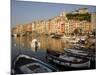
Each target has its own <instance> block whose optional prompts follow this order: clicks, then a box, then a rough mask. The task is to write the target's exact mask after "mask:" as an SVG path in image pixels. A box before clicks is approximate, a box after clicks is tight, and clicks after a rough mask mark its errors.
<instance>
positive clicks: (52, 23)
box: [12, 9, 96, 35]
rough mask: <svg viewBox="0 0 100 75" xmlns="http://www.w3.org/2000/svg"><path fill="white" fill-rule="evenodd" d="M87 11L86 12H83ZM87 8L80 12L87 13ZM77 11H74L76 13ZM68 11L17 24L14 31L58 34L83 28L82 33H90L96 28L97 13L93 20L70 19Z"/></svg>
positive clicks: (92, 15)
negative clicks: (48, 17) (52, 16)
mask: <svg viewBox="0 0 100 75" xmlns="http://www.w3.org/2000/svg"><path fill="white" fill-rule="evenodd" d="M83 11H85V12H83ZM87 12H88V10H87V9H83V10H82V9H80V11H79V14H84V13H87ZM75 13H76V12H74V14H75ZM77 13H78V11H77ZM66 14H68V13H66V12H62V13H61V14H60V15H58V16H56V17H54V18H52V19H49V20H46V21H45V20H40V21H33V22H31V23H27V24H21V25H16V26H15V27H13V28H12V33H13V34H14V33H16V34H17V33H18V34H21V33H26V32H33V31H36V32H37V33H46V34H51V33H57V34H66V35H70V34H71V33H73V32H74V30H75V29H77V28H80V29H82V33H89V32H91V31H93V30H94V29H96V13H90V14H91V21H90V22H89V21H86V20H81V21H80V20H75V19H68V18H67V17H66Z"/></svg>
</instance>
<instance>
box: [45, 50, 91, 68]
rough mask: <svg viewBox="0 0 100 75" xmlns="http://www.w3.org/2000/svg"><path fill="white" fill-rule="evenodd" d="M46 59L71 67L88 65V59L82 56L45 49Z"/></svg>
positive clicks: (87, 66) (85, 66) (86, 66)
mask: <svg viewBox="0 0 100 75" xmlns="http://www.w3.org/2000/svg"><path fill="white" fill-rule="evenodd" d="M47 59H48V60H50V61H52V62H54V63H56V64H59V65H62V66H64V67H71V68H89V67H90V60H89V59H87V58H82V57H74V56H71V55H68V54H66V53H60V52H51V51H47Z"/></svg>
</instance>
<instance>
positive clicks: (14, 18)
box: [11, 0, 96, 27]
mask: <svg viewBox="0 0 100 75" xmlns="http://www.w3.org/2000/svg"><path fill="white" fill-rule="evenodd" d="M80 8H88V10H89V12H96V7H95V6H92V5H75V4H74V5H73V4H59V3H58V4H57V3H45V2H30V1H15V0H12V1H11V26H12V27H14V26H16V25H18V24H26V23H30V22H32V21H37V20H48V19H51V18H53V17H55V16H57V15H59V14H60V13H61V12H63V11H66V12H72V11H74V10H77V9H80Z"/></svg>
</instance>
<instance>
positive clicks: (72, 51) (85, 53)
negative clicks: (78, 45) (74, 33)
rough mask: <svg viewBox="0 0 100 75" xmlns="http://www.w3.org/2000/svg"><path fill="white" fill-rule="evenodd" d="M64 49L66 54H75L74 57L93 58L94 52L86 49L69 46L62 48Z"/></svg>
mask: <svg viewBox="0 0 100 75" xmlns="http://www.w3.org/2000/svg"><path fill="white" fill-rule="evenodd" d="M64 51H65V52H66V53H67V54H70V55H73V56H76V57H83V58H88V59H90V60H95V53H93V52H92V50H91V51H88V50H87V49H86V50H85V49H83V50H82V49H71V48H64Z"/></svg>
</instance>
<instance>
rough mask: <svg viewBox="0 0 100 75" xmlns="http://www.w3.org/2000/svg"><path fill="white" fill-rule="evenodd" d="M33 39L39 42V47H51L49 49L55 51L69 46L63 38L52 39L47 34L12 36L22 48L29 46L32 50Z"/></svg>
mask: <svg viewBox="0 0 100 75" xmlns="http://www.w3.org/2000/svg"><path fill="white" fill-rule="evenodd" d="M33 39H37V40H38V41H39V42H40V44H41V45H40V49H41V50H43V49H45V50H46V49H47V48H48V49H51V50H57V51H63V48H69V47H70V46H71V45H70V44H68V43H66V42H65V40H61V39H54V38H50V37H47V36H40V37H37V38H34V37H31V36H24V37H17V38H14V41H15V42H16V44H17V45H20V47H23V48H30V49H31V50H33V51H34V49H32V48H31V42H32V40H33Z"/></svg>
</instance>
